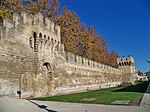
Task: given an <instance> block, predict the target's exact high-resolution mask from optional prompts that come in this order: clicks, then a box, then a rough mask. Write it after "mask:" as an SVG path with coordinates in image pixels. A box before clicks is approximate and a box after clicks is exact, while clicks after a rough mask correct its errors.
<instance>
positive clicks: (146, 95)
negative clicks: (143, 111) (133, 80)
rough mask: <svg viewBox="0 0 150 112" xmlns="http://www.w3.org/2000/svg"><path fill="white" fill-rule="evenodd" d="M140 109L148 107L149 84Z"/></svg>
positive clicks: (149, 102)
mask: <svg viewBox="0 0 150 112" xmlns="http://www.w3.org/2000/svg"><path fill="white" fill-rule="evenodd" d="M140 107H150V83H149V86H148V88H147V91H146V93H145V94H144V96H143V99H142V101H141V104H140Z"/></svg>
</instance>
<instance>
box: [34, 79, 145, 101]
mask: <svg viewBox="0 0 150 112" xmlns="http://www.w3.org/2000/svg"><path fill="white" fill-rule="evenodd" d="M147 86H148V82H137V83H136V84H135V85H128V86H123V87H116V88H108V89H101V90H96V91H89V92H82V93H75V94H68V95H62V96H52V97H45V98H36V99H33V100H41V101H61V102H73V103H92V104H112V102H113V101H115V100H130V102H131V103H133V102H134V101H135V100H136V99H137V98H138V97H142V96H143V95H144V93H145V91H146V89H147ZM85 98H96V99H95V100H94V101H85V100H83V99H85Z"/></svg>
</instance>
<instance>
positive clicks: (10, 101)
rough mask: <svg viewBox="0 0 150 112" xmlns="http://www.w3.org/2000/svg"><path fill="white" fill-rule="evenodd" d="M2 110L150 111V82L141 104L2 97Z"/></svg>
mask: <svg viewBox="0 0 150 112" xmlns="http://www.w3.org/2000/svg"><path fill="white" fill-rule="evenodd" d="M0 112H150V84H149V87H148V89H147V92H146V93H145V95H144V97H143V100H142V102H141V105H140V106H113V105H98V104H79V103H78V104H77V103H62V102H53V101H34V100H31V101H29V100H24V99H21V100H20V99H15V98H6V97H2V98H0Z"/></svg>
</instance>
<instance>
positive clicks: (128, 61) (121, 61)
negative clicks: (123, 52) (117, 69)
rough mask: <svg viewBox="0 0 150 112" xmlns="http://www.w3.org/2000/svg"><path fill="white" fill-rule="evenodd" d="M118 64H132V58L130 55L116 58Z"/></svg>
mask: <svg viewBox="0 0 150 112" xmlns="http://www.w3.org/2000/svg"><path fill="white" fill-rule="evenodd" d="M117 63H118V65H119V66H134V58H133V57H132V56H128V57H125V56H123V57H122V58H117Z"/></svg>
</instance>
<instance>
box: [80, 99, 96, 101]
mask: <svg viewBox="0 0 150 112" xmlns="http://www.w3.org/2000/svg"><path fill="white" fill-rule="evenodd" d="M95 100H97V98H84V99H81V101H95Z"/></svg>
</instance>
